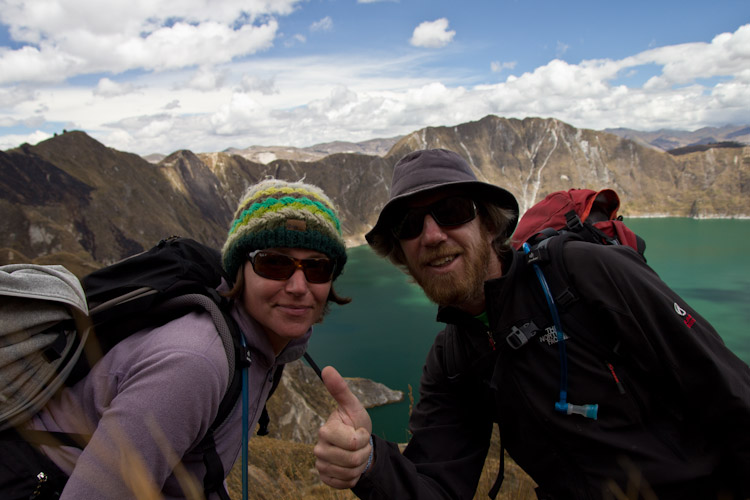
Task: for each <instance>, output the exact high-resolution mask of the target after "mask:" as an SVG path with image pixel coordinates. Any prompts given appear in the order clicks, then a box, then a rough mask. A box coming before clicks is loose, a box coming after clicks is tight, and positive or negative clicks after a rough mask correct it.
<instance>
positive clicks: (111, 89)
mask: <svg viewBox="0 0 750 500" xmlns="http://www.w3.org/2000/svg"><path fill="white" fill-rule="evenodd" d="M134 89H135V86H134V85H133V84H130V83H117V82H113V81H112V80H110V79H109V78H102V79H100V80H99V83H97V84H96V87H94V90H93V91H92V92H93V93H94V95H97V96H101V97H115V96H121V95H126V94H130V93H131V92H133V90H134Z"/></svg>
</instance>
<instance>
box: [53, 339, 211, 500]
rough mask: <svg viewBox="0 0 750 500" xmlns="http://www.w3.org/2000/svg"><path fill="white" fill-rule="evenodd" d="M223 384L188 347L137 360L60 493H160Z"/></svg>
mask: <svg viewBox="0 0 750 500" xmlns="http://www.w3.org/2000/svg"><path fill="white" fill-rule="evenodd" d="M225 384H226V380H225V378H224V379H223V378H222V377H221V375H220V374H219V372H218V370H217V368H216V367H215V366H214V364H212V363H211V362H210V360H209V359H207V358H206V357H204V356H202V355H199V354H196V353H195V352H180V351H176V352H170V353H168V354H166V355H158V354H156V353H154V354H153V355H150V356H147V357H145V358H144V359H140V360H138V362H137V363H136V364H135V365H134V366H132V368H131V369H129V370H128V371H127V373H126V374H124V375H123V376H122V378H121V379H120V380H119V381H118V387H117V394H116V395H115V396H114V398H113V399H112V401H111V403H110V404H109V406H108V407H107V408H106V409H105V411H104V412H103V414H102V415H101V419H100V421H99V422H98V425H97V426H96V429H95V431H94V433H93V435H92V438H91V440H90V441H89V443H88V445H87V446H86V447H85V449H84V450H83V452H82V454H81V456H80V457H79V458H78V461H77V462H76V466H75V468H74V470H73V473H72V474H71V476H70V479H69V480H68V483H67V485H66V487H65V490H64V491H63V495H62V498H63V499H76V500H80V499H88V498H92V499H93V498H113V499H115V498H136V497H139V498H140V497H145V496H149V495H147V493H149V492H151V493H154V495H153V496H154V497H160V492H161V490H162V487H163V485H164V482H165V481H166V479H167V478H168V477H169V476H170V475H171V474H172V471H173V470H174V469H175V466H176V465H177V464H178V462H179V461H180V460H181V459H182V457H183V455H184V454H185V453H186V452H187V451H188V450H190V449H191V448H192V447H193V446H194V445H195V444H197V442H198V441H199V440H200V438H201V437H202V436H203V435H204V434H205V432H206V430H207V429H208V427H209V426H210V424H211V422H212V419H213V415H214V414H215V413H216V412H217V410H218V406H219V402H220V399H221V397H222V395H223V392H224V389H225ZM175 474H177V473H176V472H175ZM197 480H198V481H199V482H198V483H197V484H198V487H199V488H200V489H199V491H202V486H201V485H202V478H197ZM183 487H184V485H183ZM186 491H187V490H186Z"/></svg>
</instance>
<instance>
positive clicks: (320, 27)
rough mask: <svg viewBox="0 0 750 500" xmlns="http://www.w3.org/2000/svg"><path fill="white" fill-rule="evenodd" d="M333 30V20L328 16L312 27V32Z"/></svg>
mask: <svg viewBox="0 0 750 500" xmlns="http://www.w3.org/2000/svg"><path fill="white" fill-rule="evenodd" d="M332 29H333V19H331V17H330V16H326V17H324V18H323V19H321V20H320V21H315V22H314V23H312V25H310V31H331V30H332Z"/></svg>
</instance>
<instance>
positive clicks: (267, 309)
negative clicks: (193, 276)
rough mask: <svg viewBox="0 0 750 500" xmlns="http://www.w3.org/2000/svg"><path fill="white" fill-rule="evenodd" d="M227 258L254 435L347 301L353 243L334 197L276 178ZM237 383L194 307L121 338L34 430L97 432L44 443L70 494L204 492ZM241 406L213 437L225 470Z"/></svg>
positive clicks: (263, 190)
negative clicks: (72, 443) (206, 460)
mask: <svg viewBox="0 0 750 500" xmlns="http://www.w3.org/2000/svg"><path fill="white" fill-rule="evenodd" d="M221 254H222V263H223V266H224V269H225V270H226V271H227V273H228V276H231V277H235V279H236V281H235V285H234V286H233V287H232V288H231V289H229V287H228V286H227V285H226V283H224V284H222V286H221V287H220V288H219V291H220V292H222V293H223V294H224V295H226V296H228V297H231V298H232V299H233V306H232V316H233V317H234V319H235V320H236V321H237V323H238V325H239V326H240V328H241V330H242V332H243V334H244V337H245V341H246V343H247V346H248V348H249V350H250V355H251V359H252V364H251V366H250V369H249V371H250V373H249V380H250V387H249V395H250V403H249V423H250V425H249V428H250V430H251V431H252V429H254V428H255V426H256V424H257V423H258V419H259V418H260V415H261V411H262V409H263V405H264V403H265V401H266V398H267V396H268V394H269V391H270V390H271V385H272V382H273V378H274V373H275V372H276V370H278V369H279V368H280V367H281V366H283V365H284V364H286V363H289V362H291V361H294V360H297V359H299V358H300V357H301V356H302V354H303V353H304V352H305V350H306V348H307V342H308V340H309V338H310V335H311V333H312V325H313V324H314V323H316V322H319V321H320V320H321V319H322V317H323V316H324V314H325V313H326V311H327V305H328V303H329V302H334V303H337V304H345V303H347V302H348V301H349V300H348V299H342V298H340V297H338V296H337V295H336V293H335V291H334V290H333V285H332V283H333V281H334V280H335V279H336V278H337V277H338V276H339V274H341V271H342V270H343V267H344V264H345V262H346V248H345V245H344V241H343V239H342V236H341V228H340V223H339V219H338V216H337V214H336V211H335V208H334V206H333V203H332V202H331V200H330V199H329V198H328V197H327V196H326V195H325V194H324V193H323V192H322V191H321V190H320V189H319V188H317V187H315V186H312V185H309V184H304V183H301V182H295V183H289V182H284V181H280V180H266V181H262V182H260V183H258V184H256V185H254V186H251V187H250V188H249V189H248V190H247V192H246V193H245V194H244V196H243V197H242V199H241V201H240V204H239V206H238V208H237V210H236V212H235V216H234V222H233V223H232V226H231V229H230V230H229V234H228V237H227V240H226V243H225V244H224V246H223V248H222V252H221ZM228 378H229V374H228V363H227V357H226V353H225V351H224V348H223V346H222V343H221V340H220V338H219V336H218V335H217V334H216V329H215V327H214V323H213V321H212V320H211V319H210V317H209V316H208V314H205V313H198V312H193V313H189V314H187V315H185V316H183V317H181V318H178V319H176V320H173V321H171V322H169V323H167V324H166V325H164V326H161V327H158V328H155V329H147V330H143V331H140V332H138V333H136V334H133V335H132V336H130V337H128V338H127V339H125V340H123V341H121V342H120V343H119V344H117V345H116V346H115V347H114V348H113V349H112V350H111V351H109V352H108V353H107V354H106V355H105V356H104V358H102V360H101V361H99V362H98V363H97V364H96V365H95V366H94V367H93V368H92V370H91V372H90V373H89V375H88V376H87V377H86V378H85V379H83V380H82V381H81V382H79V383H78V384H76V385H74V386H73V387H71V388H70V389H66V390H65V391H63V393H62V394H61V395H60V396H59V397H57V398H55V399H53V400H52V401H51V402H50V403H48V405H47V406H46V407H45V409H44V410H42V411H41V412H40V413H39V414H38V415H37V416H36V417H35V418H34V420H33V426H34V427H35V428H36V429H42V430H48V431H65V432H81V433H88V434H92V438H91V440H90V441H89V443H88V445H87V446H86V447H85V448H84V449H83V450H79V449H76V448H70V447H56V448H55V447H43V451H44V453H45V454H46V455H47V457H49V458H50V459H51V460H52V461H53V462H54V463H55V464H56V465H57V466H58V467H59V468H60V469H62V471H63V472H65V473H66V474H68V475H70V477H69V479H68V481H67V484H66V486H65V488H64V490H63V492H62V497H61V498H63V499H65V498H70V499H86V498H92V499H93V498H97V499H99V498H118V499H122V498H135V497H137V498H148V497H150V496H151V495H154V496H159V495H161V496H163V497H164V498H186V497H194V495H193V493H197V494H198V495H197V496H200V495H202V492H203V485H202V484H201V481H202V478H203V477H204V475H205V466H204V464H203V453H202V451H201V450H196V449H195V447H196V445H197V444H198V443H200V442H201V439H202V438H203V436H204V435H205V434H206V431H207V428H208V426H209V425H211V423H212V422H213V420H214V418H215V416H216V414H217V411H218V406H219V403H220V401H221V400H222V397H223V395H224V392H225V391H226V387H227V384H228ZM241 413H242V411H241V405H239V404H238V405H236V406H235V408H234V410H233V412H232V413H231V414H230V416H229V417H228V420H227V422H226V423H225V424H224V425H222V426H221V427H219V428H218V429H217V430H216V432H215V434H214V440H215V444H216V451H217V453H218V455H219V457H220V459H221V464H222V467H223V470H224V471H225V475H226V474H228V472H229V471H230V470H231V468H232V464H233V463H234V462H235V460H236V459H237V457H238V455H239V453H240V451H241V450H240V448H241V442H242V440H241V432H242V429H241ZM213 496H214V495H212V497H213Z"/></svg>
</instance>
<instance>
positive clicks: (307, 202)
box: [221, 179, 346, 279]
mask: <svg viewBox="0 0 750 500" xmlns="http://www.w3.org/2000/svg"><path fill="white" fill-rule="evenodd" d="M265 248H306V249H310V250H317V251H318V252H321V253H323V254H325V255H326V256H328V257H329V258H330V259H332V260H335V261H336V268H335V270H334V273H333V279H336V277H338V275H339V274H341V271H342V270H343V269H344V264H345V263H346V245H345V244H344V239H343V238H342V236H341V224H340V222H339V219H338V216H337V214H336V209H335V207H334V205H333V203H332V202H331V200H330V199H329V198H328V196H326V195H325V193H323V191H322V190H321V189H320V188H319V187H317V186H313V185H311V184H305V183H303V182H286V181H282V180H278V179H267V180H264V181H261V182H259V183H257V184H254V185H252V186H250V187H249V188H248V189H247V191H245V194H244V195H243V196H242V199H241V201H240V204H239V206H238V207H237V210H236V211H235V213H234V222H233V223H232V227H231V228H230V229H229V235H228V236H227V241H226V242H225V243H224V247H223V248H222V249H221V257H222V262H223V265H224V269H225V270H226V271H227V273H229V276H230V277H232V278H235V277H236V276H237V271H238V270H239V269H240V267H241V266H242V264H243V263H244V262H245V261H246V260H247V254H248V253H249V252H252V251H253V250H262V249H265Z"/></svg>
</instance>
